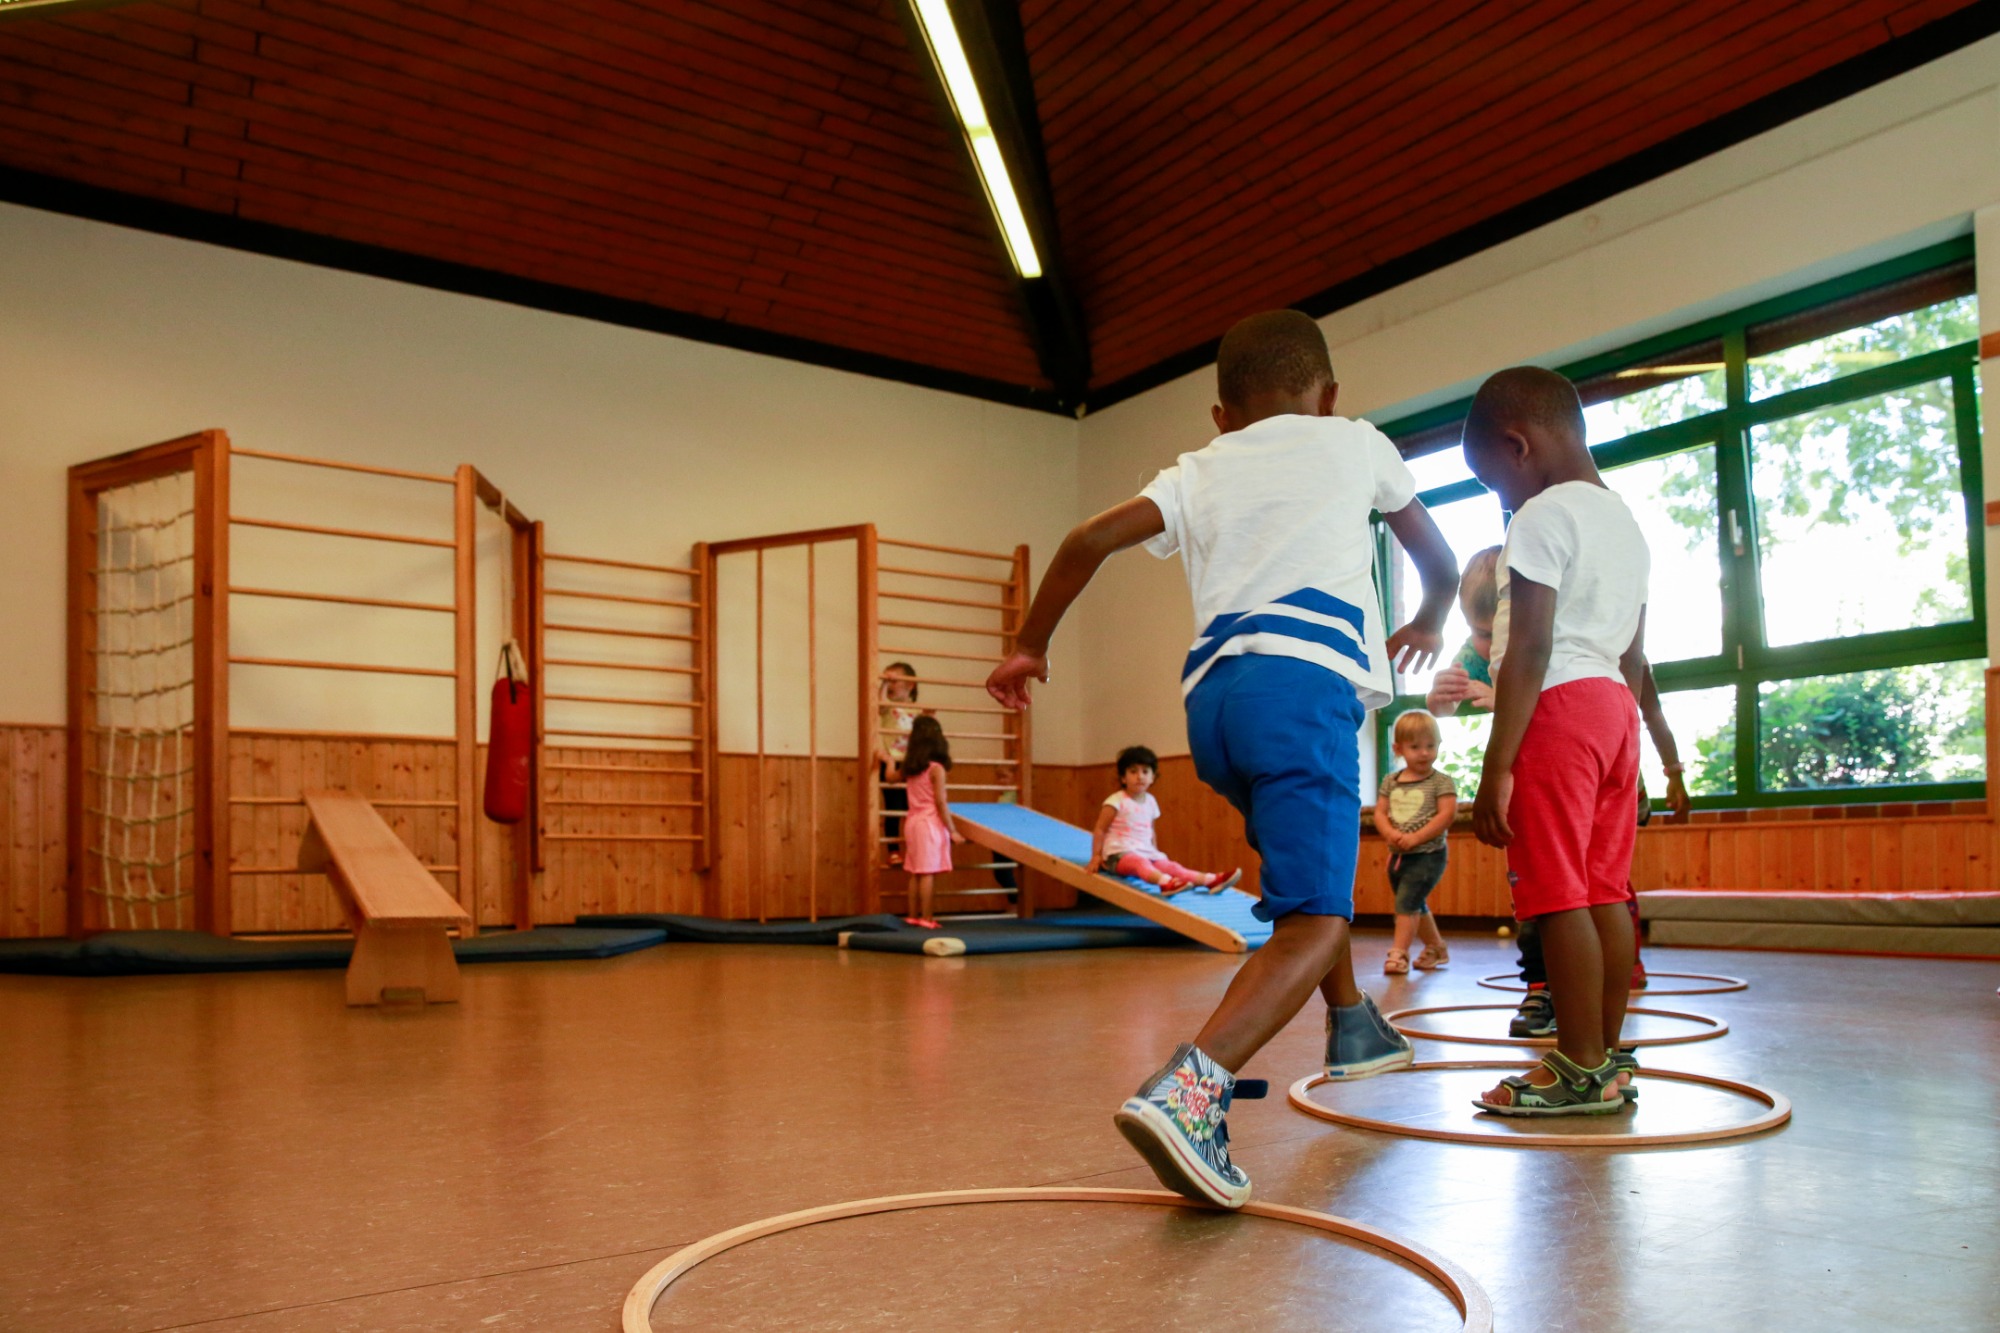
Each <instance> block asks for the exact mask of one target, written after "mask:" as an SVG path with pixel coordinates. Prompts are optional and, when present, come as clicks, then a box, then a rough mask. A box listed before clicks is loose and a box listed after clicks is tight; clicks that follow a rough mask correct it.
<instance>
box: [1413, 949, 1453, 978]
mask: <svg viewBox="0 0 2000 1333" xmlns="http://www.w3.org/2000/svg"><path fill="white" fill-rule="evenodd" d="M1450 966H1451V950H1449V949H1434V948H1432V947H1431V946H1430V945H1428V944H1426V945H1425V946H1424V951H1423V952H1422V953H1420V954H1418V955H1417V962H1416V968H1417V971H1419V972H1435V971H1437V970H1438V969H1439V968H1441V967H1450Z"/></svg>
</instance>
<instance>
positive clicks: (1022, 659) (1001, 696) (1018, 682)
mask: <svg viewBox="0 0 2000 1333" xmlns="http://www.w3.org/2000/svg"><path fill="white" fill-rule="evenodd" d="M1030 680H1039V681H1041V682H1042V683H1043V684H1044V685H1046V684H1048V681H1049V659H1048V657H1047V655H1046V654H1043V653H1027V652H1022V651H1020V650H1019V649H1016V650H1015V651H1013V652H1011V653H1009V654H1008V655H1007V660H1006V661H1004V662H1002V663H1001V664H1000V665H999V666H997V667H994V668H993V674H992V675H990V676H988V677H987V678H986V692H987V693H988V694H990V695H992V696H993V697H994V699H996V700H997V701H999V702H1000V703H1003V704H1005V705H1007V707H1009V708H1026V707H1027V706H1028V682H1029V681H1030Z"/></svg>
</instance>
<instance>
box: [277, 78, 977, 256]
mask: <svg viewBox="0 0 2000 1333" xmlns="http://www.w3.org/2000/svg"><path fill="white" fill-rule="evenodd" d="M266 52H268V56H270V58H284V56H290V54H294V48H290V46H286V44H282V42H266ZM304 56H306V58H308V60H310V56H312V52H304ZM316 64H320V66H322V68H324V62H316ZM396 78H408V76H396ZM420 82H422V80H414V78H412V84H420ZM412 92H414V94H416V92H428V94H430V96H432V98H440V96H448V90H444V88H440V86H438V84H426V86H422V88H414V90H412ZM518 100H520V98H516V102H518ZM492 106H494V108H496V110H498V108H502V106H504V108H508V110H516V106H514V102H494V104H492ZM532 110H540V108H522V110H520V114H518V118H522V120H528V122H530V124H532V122H534V116H532V114H528V112H532ZM550 110H558V108H550ZM622 132H624V128H622V130H620V134H622ZM634 132H636V134H644V128H642V126H634ZM792 170H794V172H796V168H792ZM788 192H790V194H798V196H800V198H804V196H802V194H800V192H798V188H796V186H792V188H788ZM814 202H818V204H820V206H830V208H844V206H846V204H844V202H842V200H838V196H834V194H830V192H824V194H818V196H814ZM964 212H968V214H970V212H972V206H970V204H968V206H966V210H964ZM988 248H990V246H972V244H968V250H978V252H984V250H988Z"/></svg>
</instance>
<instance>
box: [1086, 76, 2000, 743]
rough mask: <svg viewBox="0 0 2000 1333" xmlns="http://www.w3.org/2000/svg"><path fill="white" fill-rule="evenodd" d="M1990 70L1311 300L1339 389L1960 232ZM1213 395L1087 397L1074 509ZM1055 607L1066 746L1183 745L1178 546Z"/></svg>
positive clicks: (1407, 388)
mask: <svg viewBox="0 0 2000 1333" xmlns="http://www.w3.org/2000/svg"><path fill="white" fill-rule="evenodd" d="M1996 86H2000V38H1992V39H1988V40H1986V41H1984V42H1980V43H1978V44H1976V45H1974V46H1971V47H1967V48H1966V49H1964V50H1962V51H1959V52H1957V53H1955V54H1953V55H1951V56H1949V57H1946V58H1945V59H1943V60H1940V61H1937V62H1934V63H1932V64H1930V65H1927V66H1925V67H1923V68H1922V69H1919V70H1916V71H1914V72H1912V73H1910V74H1906V75H1903V76H1902V77H1900V78H1898V79H1895V80H1893V81H1891V82H1889V83H1886V84H1883V85H1881V86H1879V87H1877V88H1874V89H1871V90H1869V91H1867V92H1864V93H1862V94H1859V95H1857V96H1855V97H1852V98H1849V99H1847V100H1846V101H1844V102H1841V103H1839V104H1838V105H1835V106H1832V107H1828V108H1826V109H1824V110H1822V111H1819V112H1816V113H1815V114H1813V115H1811V116H1807V117H1804V118H1802V119H1800V120H1798V121H1795V122H1793V123H1791V124H1789V125H1785V126H1782V127H1780V128H1778V129H1776V130H1773V131H1771V132H1770V133H1767V134H1764V135H1761V136H1759V137H1758V138H1756V139H1754V140H1750V141H1748V142H1745V143H1743V144H1739V145H1737V146H1736V147H1734V148H1731V149H1729V150H1727V151H1725V152H1722V153H1719V154H1716V155H1714V156H1712V157H1710V158H1707V159H1704V160H1703V161H1701V162H1698V163H1695V164H1693V165H1691V166H1689V167H1686V168H1684V169H1682V170H1680V171H1676V172H1674V173H1672V174H1670V175H1668V176H1665V177H1663V178H1661V179H1659V180H1656V181H1653V182H1651V183H1649V184H1646V185H1643V186H1640V187H1638V188H1636V189H1633V190H1630V191H1627V192H1626V193H1624V194H1621V195H1619V196H1617V197H1615V198H1613V199H1610V200H1608V201H1606V202H1605V203H1603V204H1600V205H1598V206H1597V207H1595V208H1591V209H1587V210H1585V211H1583V212H1580V213H1576V214H1573V215H1571V216H1570V217H1567V218H1564V219H1562V220H1561V221H1559V222H1555V223H1552V224H1550V225H1548V226H1546V227H1542V228H1540V229H1539V230H1537V231H1535V232H1532V233H1530V234H1528V235H1525V236H1522V237H1520V238H1518V239H1516V240H1514V241H1510V242H1508V243H1506V244H1504V245H1500V246H1497V247H1495V248H1493V249H1491V250H1488V251H1485V252H1483V253H1481V254H1479V255H1476V256H1474V257H1472V258H1470V259H1467V260H1464V261H1462V262H1460V263H1458V264H1454V265H1452V266H1450V267H1449V268H1446V269H1443V270H1440V271H1439V272H1437V273H1433V274H1431V275H1429V276H1427V277H1424V278H1421V279H1418V280H1416V281H1414V282H1410V283H1407V284H1405V285H1403V286H1401V287H1398V288H1396V289H1395V290H1393V291H1390V292H1386V293H1384V294H1382V295H1381V296H1378V297H1375V298H1373V299H1371V300H1368V301H1365V302H1362V303H1360V304H1358V305H1356V306H1353V307H1350V308H1349V309H1346V310H1342V311H1340V312H1338V313H1336V314H1334V315H1331V316H1329V317H1328V318H1326V319H1325V320H1323V321H1321V323H1322V326H1323V327H1324V328H1325V330H1326V334H1327V341H1328V343H1329V344H1330V346H1331V347H1332V350H1333V361H1334V367H1335V369H1336V371H1337V372H1338V374H1339V376H1340V381H1341V407H1342V410H1343V411H1345V412H1346V413H1347V414H1349V415H1363V414H1366V415H1368V416H1371V417H1373V418H1375V419H1378V420H1387V419H1389V418H1392V417H1395V416H1399V415H1402V414H1404V413H1406V412H1409V411H1413V410H1417V409H1420V408H1422V407H1425V406H1429V405H1433V404H1436V403H1439V402H1444V401H1448V400H1450V399H1452V398H1455V397H1458V396H1460V395H1462V394H1465V393H1469V392H1470V391H1471V390H1472V389H1473V388H1475V387H1476V386H1477V384H1478V382H1479V380H1480V379H1481V378H1482V377H1483V376H1485V375H1486V374H1488V373H1490V372H1491V371H1493V370H1496V369H1498V368H1500V367H1501V366H1504V365H1510V364H1516V363H1521V362H1539V363H1541V364H1545V365H1555V364H1560V363H1563V362H1567V361H1571V360H1575V359H1577V358H1580V357H1582V356H1586V355H1589V354H1591V353H1593V352H1597V351H1603V350H1607V349H1610V348H1613V347H1617V346H1619V345H1621V344H1624V343H1628V342H1632V341H1636V340H1637V339H1639V338H1643V337H1646V336H1649V335H1651V334H1654V333H1658V332H1662V331H1665V330H1668V329H1672V328H1674V327H1677V326H1679V325H1682V324H1687V323H1690V322H1693V321H1695V320H1698V319H1702V318H1705V317H1708V316H1710V315H1714V314H1717V313H1721V312H1724V311H1727V310H1730V309H1733V308H1736V307H1739V306H1742V305H1745V304H1748V303H1750V302H1752V301H1755V300H1758V299H1761V298H1763V297H1766V296H1771V295H1775V294H1778V293H1781V292H1784V291H1787V290H1791V289H1793V288H1796V287H1800V286H1804V285H1806V284H1808V283H1811V282H1814V281H1818V280H1820V279H1822V278H1826V277H1831V276H1835V275H1837V274H1839V273H1842V272H1846V271H1849V270H1852V269H1854V268H1858V267H1861V266H1863V265H1865V264H1868V263H1871V262H1874V261H1877V260H1880V259H1884V258H1888V257H1891V256H1893V255H1895V254H1898V253H1902V252H1905V251H1908V250H1911V249H1915V248H1917V247H1918V246H1921V245H1925V244H1929V243H1931V242H1934V241H1938V240H1942V239H1945V238H1947V237H1950V236H1952V235H1959V234H1963V233H1965V232H1966V231H1968V230H1969V229H1970V227H1971V218H1972V215H1973V213H1974V212H1975V211H1976V210H1978V209H1980V208H1981V207H1983V206H1986V205H1989V204H1993V203H1995V202H1996V201H2000V93H1996ZM1983 248H1984V247H1982V249H1983ZM1981 267H1982V276H1986V277H1991V276H1992V275H1993V274H1994V272H1995V269H1994V267H1993V264H1992V262H1991V261H1990V260H1988V259H1987V258H1986V257H1985V256H1984V255H1982V265H1981ZM1982 285H1983V284H1982ZM1992 308H1993V307H1992V305H1991V304H1990V303H1989V305H1988V307H1987V309H1988V310H1989V311H1990V310H1991V309H1992ZM1245 313H1246V314H1247V313H1250V312H1248V311H1246V312H1245ZM1986 327H1987V328H1989V329H1991V328H1994V327H1996V324H1995V322H1994V317H1993V316H1992V315H1991V314H1990V313H1989V314H1988V315H1987V322H1986ZM1217 332H1220V330H1217ZM1213 397H1214V372H1213V369H1212V368H1210V369H1206V370H1202V371H1199V372H1195V373H1193V374H1190V375H1187V376H1184V377H1183V378H1181V379H1178V380H1176V381H1174V382H1172V383H1170V384H1166V385H1163V386H1161V387H1160V388H1157V389H1154V390H1152V391H1151V392H1149V393H1146V394H1143V395H1141V396H1139V397H1137V398H1134V399H1131V400H1129V401H1127V402H1124V403H1120V404H1118V405H1116V406H1113V407H1111V408H1109V409H1107V410H1105V411H1104V412H1101V413H1094V414H1092V415H1091V416H1089V417H1087V418H1086V419H1085V420H1084V422H1083V437H1082V445H1081V487H1080V499H1081V502H1082V505H1083V508H1084V510H1085V511H1086V512H1095V511H1096V510H1099V509H1102V508H1105V507H1107V506H1109V505H1112V504H1115V503H1117V502H1118V501H1120V500H1122V499H1125V498H1127V497H1129V496H1130V495H1132V494H1133V493H1134V491H1135V490H1136V489H1137V488H1138V486H1139V485H1141V484H1142V483H1143V482H1144V481H1145V480H1146V479H1147V478H1148V477H1150V476H1151V475H1152V473H1153V472H1154V471H1155V470H1157V469H1158V468H1160V467H1163V466H1165V465H1167V464H1168V463H1171V462H1172V461H1173V459H1174V457H1175V455H1177V454H1179V453H1181V452H1183V451H1186V450H1189V449H1195V448H1199V447H1200V446H1201V445H1202V444H1204V443H1206V442H1207V440H1208V439H1209V438H1210V437H1211V436H1212V434H1213V431H1212V429H1211V427H1210V423H1209V416H1208V408H1209V404H1210V403H1211V402H1212V401H1213ZM1994 452H1995V451H1992V450H1988V451H1987V456H1988V461H1987V468H1988V477H1987V488H1988V489H1987V493H1988V494H2000V489H1996V487H1995V482H1996V479H1997V478H1996V475H1995V468H1996V466H2000V465H1996V462H1995V460H1994V459H1993V457H1992V455H1993V454H1994ZM1495 540H1498V534H1497V533H1496V534H1495ZM1994 555H2000V549H1996V550H1994V551H1993V552H1992V553H1991V554H1990V555H1989V567H1991V560H1992V558H1993V556H1994ZM1074 620H1075V626H1076V629H1075V637H1077V638H1078V639H1080V640H1081V641H1082V643H1083V645H1084V660H1085V662H1086V663H1087V664H1088V666H1089V677H1088V679H1087V681H1086V682H1085V688H1086V704H1085V709H1084V715H1085V718H1086V725H1085V733H1084V744H1085V747H1086V748H1087V749H1088V750H1089V751H1091V752H1092V753H1093V754H1097V755H1105V754H1110V753H1112V752H1113V750H1114V749H1115V748H1116V747H1117V746H1119V745H1122V744H1129V743H1132V742H1133V741H1137V740H1143V741H1145V742H1146V743H1149V744H1151V745H1153V746H1154V747H1155V748H1156V749H1159V750H1160V751H1162V752H1163V753H1170V752H1182V753H1184V752H1185V739H1184V731H1183V726H1182V721H1181V712H1180V705H1179V692H1178V688H1177V682H1176V679H1175V677H1176V669H1177V664H1178V663H1179V661H1180V658H1181V656H1182V654H1183V653H1184V652H1185V651H1186V647H1187V643H1188V640H1189V638H1190V636H1191V633H1192V628H1193V616H1192V611H1191V609H1190V607H1189V603H1188V599H1187V596H1186V593H1185V590H1184V586H1183V582H1182V576H1181V572H1180V568H1179V565H1178V563H1177V562H1174V563H1168V562H1160V561H1154V560H1151V559H1148V558H1147V557H1145V556H1143V555H1138V556H1126V557H1124V558H1122V559H1121V560H1119V561H1117V562H1115V563H1114V565H1113V567H1111V568H1110V569H1108V570H1107V571H1106V573H1105V575H1104V576H1102V577H1101V578H1100V580H1099V582H1098V584H1097V585H1096V586H1094V587H1092V589H1091V590H1090V592H1089V593H1088V594H1086V597H1085V600H1084V601H1083V602H1082V603H1080V604H1079V607H1078V611H1077V613H1076V615H1075V617H1074Z"/></svg>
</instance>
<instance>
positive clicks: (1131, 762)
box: [1118, 745, 1160, 778]
mask: <svg viewBox="0 0 2000 1333" xmlns="http://www.w3.org/2000/svg"><path fill="white" fill-rule="evenodd" d="M1128 768H1150V769H1152V770H1153V772H1154V774H1155V775H1158V773H1159V771H1160V756H1158V755H1156V754H1154V753H1153V752H1152V751H1151V750H1148V749H1147V748H1146V747H1145V746H1143V745H1128V746H1126V747H1125V748H1124V749H1122V750H1120V751H1119V752H1118V776H1119V777H1121V778H1122V777H1124V776H1125V770H1126V769H1128Z"/></svg>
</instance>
